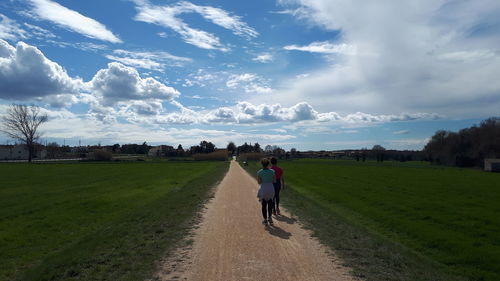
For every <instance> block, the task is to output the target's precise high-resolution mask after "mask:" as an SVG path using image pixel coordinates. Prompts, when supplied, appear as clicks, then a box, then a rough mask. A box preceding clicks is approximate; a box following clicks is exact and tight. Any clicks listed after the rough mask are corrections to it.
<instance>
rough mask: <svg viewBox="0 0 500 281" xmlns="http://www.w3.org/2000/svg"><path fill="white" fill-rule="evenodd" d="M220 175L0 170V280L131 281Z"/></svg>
mask: <svg viewBox="0 0 500 281" xmlns="http://www.w3.org/2000/svg"><path fill="white" fill-rule="evenodd" d="M226 170H227V163H224V162H194V161H191V162H157V163H155V162H137V163H71V164H0V280H17V279H23V280H24V279H26V280H49V279H54V280H59V279H60V280H67V279H71V278H74V279H78V280H111V278H113V279H114V280H139V278H140V277H143V276H145V275H147V274H149V273H150V272H151V271H152V270H153V269H154V268H153V267H154V265H155V264H154V262H152V261H153V260H154V259H156V258H158V257H157V256H158V255H161V254H164V252H165V250H166V249H168V247H169V246H170V244H169V242H170V243H171V242H172V241H174V240H175V239H179V235H181V234H182V230H181V229H180V225H181V224H185V223H186V222H185V221H186V220H187V219H190V218H191V217H192V216H193V213H194V212H195V211H196V208H197V207H199V205H200V203H201V202H202V201H203V200H205V199H206V196H207V195H208V191H209V190H210V186H212V185H213V184H215V182H216V181H217V180H219V179H220V178H221V177H222V175H223V174H224V172H225V171H226ZM184 226H185V225H184ZM169 239H170V240H172V241H168V240H169ZM127 257H128V258H130V259H129V260H127ZM148 262H149V265H148V264H146V265H144V264H142V263H148ZM108 278H109V279H108Z"/></svg>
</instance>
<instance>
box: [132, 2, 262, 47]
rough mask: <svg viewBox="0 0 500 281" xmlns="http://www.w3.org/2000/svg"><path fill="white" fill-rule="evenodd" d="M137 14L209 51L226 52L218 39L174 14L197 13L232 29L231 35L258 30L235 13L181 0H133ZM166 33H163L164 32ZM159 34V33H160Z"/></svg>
mask: <svg viewBox="0 0 500 281" xmlns="http://www.w3.org/2000/svg"><path fill="white" fill-rule="evenodd" d="M135 3H136V5H137V6H136V9H137V11H138V14H137V15H136V17H135V20H137V21H143V22H147V23H151V24H156V25H160V26H163V27H166V28H169V29H172V30H173V31H175V32H177V33H178V34H179V35H181V37H182V39H183V40H184V41H185V42H186V43H188V44H192V45H194V46H197V47H198V48H202V49H209V50H220V51H229V48H228V47H226V46H224V45H223V44H222V43H221V42H220V40H219V38H218V37H217V36H215V35H214V34H212V33H209V32H206V31H203V30H199V29H195V28H192V27H190V26H189V25H188V24H186V23H185V22H184V21H182V20H181V19H180V18H178V17H177V16H179V15H181V14H183V13H198V14H200V15H201V16H202V17H204V18H205V19H207V20H210V21H211V22H213V23H214V24H216V25H219V26H221V27H224V28H226V29H229V30H231V31H233V33H234V34H236V35H239V36H245V37H250V38H251V37H256V36H257V35H258V33H257V32H256V31H255V30H254V29H253V28H251V27H249V26H248V25H247V24H246V23H244V22H242V21H241V20H240V18H239V17H238V16H231V15H230V14H229V13H228V12H226V11H224V10H222V9H219V8H214V7H210V6H198V5H195V4H192V3H190V2H186V1H182V2H179V3H177V4H175V5H171V6H156V5H153V4H150V3H148V2H147V1H142V0H141V1H139V0H136V1H135ZM164 35H166V34H164ZM160 36H162V37H163V35H160Z"/></svg>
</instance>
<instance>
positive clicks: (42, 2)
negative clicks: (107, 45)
mask: <svg viewBox="0 0 500 281" xmlns="http://www.w3.org/2000/svg"><path fill="white" fill-rule="evenodd" d="M30 2H31V4H32V10H31V12H30V14H31V15H32V16H34V17H35V18H36V19H42V20H48V21H51V22H53V23H55V24H57V25H59V26H61V27H63V28H66V29H68V30H71V31H73V32H77V33H80V34H82V35H83V36H86V37H88V38H92V39H98V40H103V41H108V42H111V43H121V42H122V41H121V40H120V38H118V37H117V36H116V35H114V34H113V33H112V32H111V31H109V30H108V29H107V28H106V26H104V25H103V24H101V23H99V22H97V21H96V20H94V19H91V18H89V17H86V16H84V15H82V14H80V13H78V12H76V11H74V10H71V9H68V8H66V7H64V6H61V5H60V4H58V3H56V2H53V1H50V0H30Z"/></svg>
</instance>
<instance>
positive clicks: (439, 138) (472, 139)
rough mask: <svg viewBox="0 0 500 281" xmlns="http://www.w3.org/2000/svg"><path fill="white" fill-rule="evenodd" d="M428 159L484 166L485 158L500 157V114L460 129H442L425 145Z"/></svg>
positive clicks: (461, 165) (438, 161)
mask: <svg viewBox="0 0 500 281" xmlns="http://www.w3.org/2000/svg"><path fill="white" fill-rule="evenodd" d="M424 153H425V155H426V158H427V160H429V161H431V162H433V163H436V164H443V165H452V166H458V167H474V166H475V167H483V166H484V159H487V158H499V157H500V117H492V118H489V119H486V120H483V121H482V122H481V123H480V124H479V126H477V125H474V126H472V127H470V128H465V129H462V130H460V131H458V132H450V131H444V130H439V131H437V132H436V133H435V134H434V135H433V136H432V138H431V140H430V141H429V142H428V143H427V145H426V146H425V147H424Z"/></svg>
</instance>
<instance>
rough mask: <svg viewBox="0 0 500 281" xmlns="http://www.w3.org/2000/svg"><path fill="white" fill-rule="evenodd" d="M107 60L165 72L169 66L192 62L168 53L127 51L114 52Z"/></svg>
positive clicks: (107, 56)
mask: <svg viewBox="0 0 500 281" xmlns="http://www.w3.org/2000/svg"><path fill="white" fill-rule="evenodd" d="M106 58H108V59H110V60H114V61H118V62H121V63H123V64H125V65H129V66H133V67H137V68H143V69H149V70H155V71H160V72H163V71H164V70H165V68H166V67H167V63H168V64H169V66H183V65H184V63H186V62H190V61H192V60H191V59H190V58H185V57H178V56H174V55H172V54H170V53H168V52H132V51H126V50H120V49H118V50H114V51H113V55H106Z"/></svg>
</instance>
